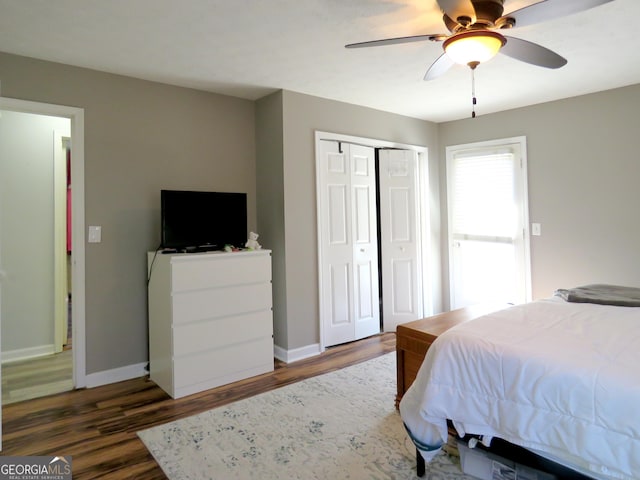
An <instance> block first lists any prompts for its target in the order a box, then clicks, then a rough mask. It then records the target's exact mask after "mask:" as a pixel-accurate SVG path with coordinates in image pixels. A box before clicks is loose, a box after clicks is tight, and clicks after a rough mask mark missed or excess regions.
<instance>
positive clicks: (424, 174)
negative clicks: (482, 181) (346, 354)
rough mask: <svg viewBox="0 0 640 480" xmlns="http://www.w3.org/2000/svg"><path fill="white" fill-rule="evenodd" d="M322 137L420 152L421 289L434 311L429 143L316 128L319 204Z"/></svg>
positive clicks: (425, 306)
mask: <svg viewBox="0 0 640 480" xmlns="http://www.w3.org/2000/svg"><path fill="white" fill-rule="evenodd" d="M320 140H330V141H336V142H344V143H352V144H356V145H364V146H367V147H373V148H398V149H404V150H414V151H415V152H417V154H418V162H419V163H420V167H421V174H420V185H419V187H420V198H421V206H422V214H421V218H422V222H421V226H422V235H421V239H422V242H421V249H422V257H421V258H422V262H423V268H422V274H423V279H422V292H423V302H422V305H423V311H424V314H425V315H428V314H430V313H431V311H432V308H433V307H432V306H433V299H432V295H431V282H430V278H429V277H430V275H426V274H425V273H426V271H425V266H427V265H430V264H431V260H432V257H431V255H430V251H431V246H430V234H429V231H430V224H429V220H430V205H429V203H428V199H429V195H428V191H429V190H428V189H429V176H428V172H429V167H428V165H429V163H428V156H427V154H428V149H427V147H424V146H420V145H410V144H404V143H397V142H389V141H386V140H379V139H375V138H367V137H357V136H353V135H344V134H340V133H333V132H325V131H319V130H316V131H315V155H316V205H318V204H319V202H320V188H319V185H318V182H319V179H320V178H321V177H320V173H319V172H320V168H321V164H320V162H321V160H322V155H321V154H320ZM321 223H322V219H321V218H320V217H317V218H316V229H317V240H316V245H317V250H318V306H319V308H322V298H324V295H323V292H322V285H323V284H324V283H323V279H322V267H321V266H322V265H323V262H324V258H323V256H322V249H321V248H320V245H321V243H322V238H321V234H322V231H321V228H322V225H321ZM319 313H320V315H319V316H318V321H319V328H320V351H321V352H323V351H324V350H325V341H324V325H323V321H322V319H323V316H322V314H321V312H319Z"/></svg>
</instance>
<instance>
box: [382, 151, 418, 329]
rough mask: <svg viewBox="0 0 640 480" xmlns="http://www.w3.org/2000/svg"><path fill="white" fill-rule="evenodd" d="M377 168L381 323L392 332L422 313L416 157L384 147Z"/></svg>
mask: <svg viewBox="0 0 640 480" xmlns="http://www.w3.org/2000/svg"><path fill="white" fill-rule="evenodd" d="M378 161H379V172H380V184H379V189H380V233H381V239H380V248H381V250H382V255H381V268H382V295H383V298H382V323H383V330H384V331H385V332H395V331H396V327H397V326H398V325H399V324H401V323H406V322H410V321H412V320H417V319H419V318H422V316H423V306H422V275H421V257H420V212H419V210H420V208H419V207H420V205H419V203H418V198H419V194H418V192H419V182H418V157H417V154H416V152H414V151H411V150H396V149H383V150H380V151H379V154H378Z"/></svg>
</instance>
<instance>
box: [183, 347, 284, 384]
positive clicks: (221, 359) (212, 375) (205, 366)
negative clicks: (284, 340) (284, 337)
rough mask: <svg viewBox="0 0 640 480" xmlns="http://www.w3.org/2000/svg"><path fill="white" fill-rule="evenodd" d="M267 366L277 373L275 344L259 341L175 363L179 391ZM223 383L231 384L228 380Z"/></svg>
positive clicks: (192, 356)
mask: <svg viewBox="0 0 640 480" xmlns="http://www.w3.org/2000/svg"><path fill="white" fill-rule="evenodd" d="M261 366H266V367H268V368H265V369H263V371H269V370H273V342H272V341H271V338H269V339H263V338H259V339H255V340H252V341H249V342H244V343H241V344H236V345H230V346H228V347H225V348H220V349H218V350H213V351H207V352H203V353H200V354H197V355H190V356H187V357H182V358H175V359H174V361H173V368H174V382H175V388H176V389H181V388H183V387H187V386H189V385H193V384H197V383H207V382H210V381H211V380H213V379H216V378H222V377H225V378H228V377H232V376H234V375H235V374H237V373H239V372H243V371H251V370H255V369H256V368H258V367H261ZM222 383H227V382H226V381H224V382H222Z"/></svg>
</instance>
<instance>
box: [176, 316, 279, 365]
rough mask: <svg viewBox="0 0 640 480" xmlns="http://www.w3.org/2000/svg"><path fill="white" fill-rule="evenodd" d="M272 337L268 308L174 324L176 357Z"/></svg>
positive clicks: (271, 324)
mask: <svg viewBox="0 0 640 480" xmlns="http://www.w3.org/2000/svg"><path fill="white" fill-rule="evenodd" d="M272 337H273V316H272V313H271V310H268V311H267V310H264V311H261V312H253V313H248V314H244V315H237V316H232V317H221V318H215V319H213V320H207V321H202V322H195V323H189V324H186V325H176V326H175V327H174V329H173V351H174V355H175V356H176V357H180V356H182V355H185V354H190V353H195V352H202V351H206V350H212V349H215V348H224V347H226V346H228V345H235V344H238V343H242V342H247V341H249V340H253V339H256V338H267V339H268V340H269V341H271V339H272Z"/></svg>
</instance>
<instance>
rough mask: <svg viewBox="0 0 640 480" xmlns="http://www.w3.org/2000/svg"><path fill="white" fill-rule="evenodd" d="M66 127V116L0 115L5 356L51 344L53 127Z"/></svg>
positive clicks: (0, 249)
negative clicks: (0, 116)
mask: <svg viewBox="0 0 640 480" xmlns="http://www.w3.org/2000/svg"><path fill="white" fill-rule="evenodd" d="M69 127H70V121H69V119H67V118H58V117H48V116H44V115H31V114H27V113H16V112H2V118H0V259H1V260H2V266H1V268H2V270H3V271H4V272H5V274H6V276H5V277H4V278H3V279H2V286H1V289H2V305H1V307H2V314H1V318H2V353H3V355H4V354H6V353H11V352H13V351H16V350H22V349H29V348H37V347H42V348H44V347H49V348H51V347H52V346H53V344H54V323H53V321H54V295H53V278H54V272H53V265H54V262H53V252H54V249H53V238H54V237H53V234H54V217H53V213H54V210H53V173H54V156H53V155H54V152H53V148H54V143H53V138H54V137H53V132H54V131H55V130H60V131H62V132H65V131H66V132H69ZM63 254H64V253H63ZM16 354H18V353H17V352H16ZM18 355H19V354H18Z"/></svg>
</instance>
